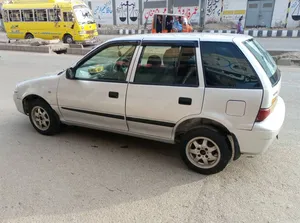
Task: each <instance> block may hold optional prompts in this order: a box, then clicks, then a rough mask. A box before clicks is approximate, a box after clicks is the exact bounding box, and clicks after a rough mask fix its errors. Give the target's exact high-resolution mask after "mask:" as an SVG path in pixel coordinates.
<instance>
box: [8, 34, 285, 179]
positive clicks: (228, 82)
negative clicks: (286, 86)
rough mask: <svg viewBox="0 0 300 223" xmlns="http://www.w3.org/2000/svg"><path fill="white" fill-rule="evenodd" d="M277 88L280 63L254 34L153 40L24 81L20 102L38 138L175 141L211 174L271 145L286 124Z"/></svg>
mask: <svg viewBox="0 0 300 223" xmlns="http://www.w3.org/2000/svg"><path fill="white" fill-rule="evenodd" d="M280 88H281V74H280V71H279V69H278V68H277V66H276V64H275V62H274V60H273V59H272V57H271V56H270V55H269V54H268V52H266V51H265V50H264V49H263V48H262V47H261V46H260V45H259V44H258V43H257V41H256V40H255V39H253V38H252V37H250V36H246V35H235V34H208V33H207V34H204V33H202V34H199V33H189V34H187V33H186V34H184V33H176V34H164V35H160V34H146V35H133V36H126V37H121V38H115V39H112V40H109V41H106V42H105V43H103V44H101V45H99V46H98V47H96V48H94V49H93V50H91V51H90V52H89V53H88V54H87V55H85V56H84V57H83V58H82V59H81V60H79V61H78V62H77V63H76V64H75V65H74V66H71V67H70V68H67V69H66V70H63V71H61V72H59V73H58V74H54V75H50V76H44V77H41V78H38V79H33V80H29V81H25V82H22V83H20V84H18V85H17V86H16V89H15V91H14V102H15V104H16V107H17V109H18V111H20V112H21V113H24V114H26V115H28V116H29V118H30V121H31V123H32V125H33V127H34V128H35V129H36V131H38V132H39V133H41V134H44V135H54V134H56V133H58V132H59V130H60V128H61V125H62V124H67V125H76V126H83V127H88V128H94V129H101V130H106V131H110V132H115V133H121V134H127V135H131V136H136V137H142V138H146V139H151V140H157V141H162V142H167V143H174V144H175V143H178V145H180V153H181V157H182V159H183V161H184V162H185V163H186V165H187V166H188V167H189V168H191V169H193V170H195V171H197V172H199V173H201V174H214V173H218V172H220V171H222V170H223V169H224V168H225V167H226V166H227V164H228V163H229V162H230V161H231V160H237V159H238V158H239V157H240V155H241V154H252V155H256V154H261V153H263V152H264V151H266V150H267V149H268V148H269V146H270V145H271V144H272V142H273V140H274V139H275V138H276V136H277V135H278V133H279V131H280V129H281V127H282V125H283V122H284V119H285V103H284V101H283V99H282V98H281V97H280V96H279V92H280Z"/></svg>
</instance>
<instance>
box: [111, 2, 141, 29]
mask: <svg viewBox="0 0 300 223" xmlns="http://www.w3.org/2000/svg"><path fill="white" fill-rule="evenodd" d="M122 4H126V1H124V0H116V11H117V13H116V20H117V25H122V24H124V25H126V24H138V16H139V1H138V0H128V4H129V5H130V6H128V15H127V7H126V6H122Z"/></svg>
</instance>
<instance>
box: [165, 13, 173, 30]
mask: <svg viewBox="0 0 300 223" xmlns="http://www.w3.org/2000/svg"><path fill="white" fill-rule="evenodd" d="M172 28H173V16H167V18H166V29H167V31H168V33H170V32H171V31H172Z"/></svg>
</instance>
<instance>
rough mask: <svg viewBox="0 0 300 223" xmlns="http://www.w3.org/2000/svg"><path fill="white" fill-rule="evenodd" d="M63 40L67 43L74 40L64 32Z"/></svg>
mask: <svg viewBox="0 0 300 223" xmlns="http://www.w3.org/2000/svg"><path fill="white" fill-rule="evenodd" d="M63 42H64V43H68V44H70V43H73V42H74V40H73V36H71V35H70V34H65V35H64V38H63Z"/></svg>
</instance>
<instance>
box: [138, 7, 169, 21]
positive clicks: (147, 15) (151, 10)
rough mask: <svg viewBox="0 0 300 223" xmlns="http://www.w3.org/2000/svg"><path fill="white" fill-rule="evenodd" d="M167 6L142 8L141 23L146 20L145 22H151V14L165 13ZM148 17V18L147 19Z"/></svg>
mask: <svg viewBox="0 0 300 223" xmlns="http://www.w3.org/2000/svg"><path fill="white" fill-rule="evenodd" d="M166 12H167V8H166V7H165V8H149V9H145V10H144V14H143V24H144V23H145V22H146V21H147V24H151V23H152V20H153V15H154V14H156V13H166ZM147 19H148V20H147Z"/></svg>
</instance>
